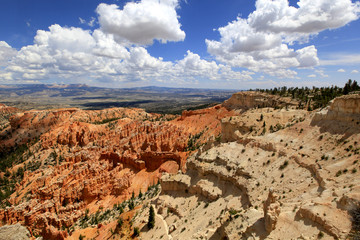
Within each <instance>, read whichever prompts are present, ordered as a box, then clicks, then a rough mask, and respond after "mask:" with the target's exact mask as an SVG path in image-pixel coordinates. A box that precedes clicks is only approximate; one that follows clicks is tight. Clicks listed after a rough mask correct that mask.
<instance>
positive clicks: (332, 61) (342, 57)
mask: <svg viewBox="0 0 360 240" xmlns="http://www.w3.org/2000/svg"><path fill="white" fill-rule="evenodd" d="M359 63H360V54H343V53H342V54H332V55H330V56H328V58H327V59H322V60H320V65H323V66H330V65H355V64H359Z"/></svg>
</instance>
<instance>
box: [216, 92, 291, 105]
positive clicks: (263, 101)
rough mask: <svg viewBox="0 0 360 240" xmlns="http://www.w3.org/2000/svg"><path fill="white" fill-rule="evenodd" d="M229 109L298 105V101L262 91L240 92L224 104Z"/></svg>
mask: <svg viewBox="0 0 360 240" xmlns="http://www.w3.org/2000/svg"><path fill="white" fill-rule="evenodd" d="M222 105H223V106H224V107H226V108H228V109H242V110H248V109H251V108H264V107H280V108H281V107H286V106H288V107H296V106H297V105H298V103H297V102H296V101H294V100H292V99H291V98H285V97H280V96H276V95H269V94H266V93H261V92H255V91H254V92H251V91H247V92H238V93H235V94H233V95H232V96H231V98H229V99H228V100H226V101H225V102H224V103H223V104H222Z"/></svg>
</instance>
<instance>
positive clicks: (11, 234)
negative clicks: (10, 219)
mask: <svg viewBox="0 0 360 240" xmlns="http://www.w3.org/2000/svg"><path fill="white" fill-rule="evenodd" d="M30 237H31V235H30V232H29V231H28V230H27V229H26V227H24V226H21V225H20V224H19V223H18V224H15V225H6V226H3V227H0V239H4V240H5V239H6V240H28V239H30Z"/></svg>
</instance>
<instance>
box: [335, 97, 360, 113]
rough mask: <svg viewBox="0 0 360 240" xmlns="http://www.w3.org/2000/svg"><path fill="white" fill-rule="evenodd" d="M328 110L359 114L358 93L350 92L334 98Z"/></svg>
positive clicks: (359, 100)
mask: <svg viewBox="0 0 360 240" xmlns="http://www.w3.org/2000/svg"><path fill="white" fill-rule="evenodd" d="M330 110H331V111H335V112H339V113H344V114H360V94H350V95H345V96H342V97H338V98H336V99H334V101H333V103H332V104H331V105H330Z"/></svg>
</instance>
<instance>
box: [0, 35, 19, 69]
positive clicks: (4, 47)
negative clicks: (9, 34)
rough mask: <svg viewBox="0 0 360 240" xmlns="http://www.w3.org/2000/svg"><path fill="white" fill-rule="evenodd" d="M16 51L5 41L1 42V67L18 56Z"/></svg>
mask: <svg viewBox="0 0 360 240" xmlns="http://www.w3.org/2000/svg"><path fill="white" fill-rule="evenodd" d="M16 52H17V51H16V49H14V48H12V47H10V46H9V44H7V43H6V42H4V41H0V67H1V66H6V65H7V64H8V62H9V61H10V59H11V58H12V57H14V56H15V55H16Z"/></svg>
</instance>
